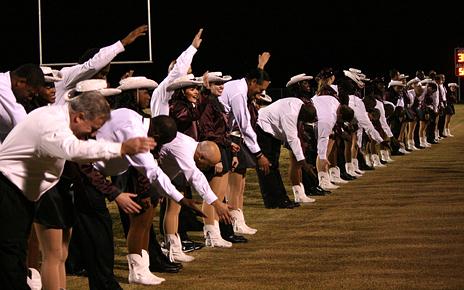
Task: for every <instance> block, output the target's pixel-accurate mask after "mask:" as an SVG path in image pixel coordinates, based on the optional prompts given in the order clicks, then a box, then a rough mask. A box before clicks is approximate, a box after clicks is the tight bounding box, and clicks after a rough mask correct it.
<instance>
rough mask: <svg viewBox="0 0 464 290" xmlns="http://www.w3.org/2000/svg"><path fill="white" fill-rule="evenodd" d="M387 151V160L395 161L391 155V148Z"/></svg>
mask: <svg viewBox="0 0 464 290" xmlns="http://www.w3.org/2000/svg"><path fill="white" fill-rule="evenodd" d="M385 151H386V152H387V161H388V162H393V161H395V160H393V159H392V157H391V152H390V150H385Z"/></svg>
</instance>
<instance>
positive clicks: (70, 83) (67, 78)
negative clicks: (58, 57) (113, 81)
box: [54, 41, 124, 105]
mask: <svg viewBox="0 0 464 290" xmlns="http://www.w3.org/2000/svg"><path fill="white" fill-rule="evenodd" d="M123 51H124V45H122V43H121V41H118V42H116V43H115V44H113V45H110V46H106V47H103V48H101V49H100V50H99V51H98V52H97V53H96V54H95V55H94V56H93V57H92V58H91V59H89V60H88V61H86V62H84V63H83V64H77V65H74V66H69V67H64V68H62V69H61V70H60V72H61V74H62V76H63V80H61V81H59V82H56V83H55V88H56V94H55V96H56V100H55V103H54V105H62V104H64V103H65V102H66V98H65V96H67V94H68V93H69V91H70V90H71V89H73V88H74V87H75V86H76V84H77V83H78V82H80V81H83V80H87V79H90V78H92V77H93V76H94V75H95V74H96V73H97V72H99V71H100V70H101V69H102V68H104V67H105V66H107V65H108V64H109V63H110V62H111V61H112V60H113V59H114V58H115V57H116V56H117V55H118V54H119V53H121V52H123Z"/></svg>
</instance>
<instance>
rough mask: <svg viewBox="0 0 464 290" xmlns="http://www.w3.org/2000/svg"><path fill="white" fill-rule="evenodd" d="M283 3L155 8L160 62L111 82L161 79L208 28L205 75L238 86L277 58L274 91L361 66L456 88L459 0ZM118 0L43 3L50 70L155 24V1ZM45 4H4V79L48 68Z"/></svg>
mask: <svg viewBox="0 0 464 290" xmlns="http://www.w3.org/2000/svg"><path fill="white" fill-rule="evenodd" d="M274 1H275V2H276V3H274V4H272V3H269V1H209V0H206V1H187V2H183V1H151V21H152V23H151V33H152V45H153V49H152V53H153V63H151V64H131V65H128V64H120V65H113V66H112V72H110V76H109V77H110V81H111V82H112V84H113V85H116V83H117V80H118V79H119V77H120V75H122V73H123V72H124V71H127V70H129V69H135V75H145V76H147V77H150V78H152V79H154V80H156V81H158V82H159V81H161V80H162V79H163V78H164V77H165V76H166V73H167V66H168V64H169V62H170V61H171V60H172V59H175V58H176V57H177V56H178V55H179V54H180V53H181V52H182V51H183V50H185V49H186V48H187V47H188V45H189V44H190V43H191V41H192V39H193V37H194V35H195V33H196V32H197V31H198V29H199V28H201V27H203V28H204V33H203V43H202V45H201V47H200V49H199V51H198V53H197V54H196V56H195V58H194V61H193V64H192V67H193V71H194V73H195V74H196V75H201V74H202V73H203V72H204V71H205V70H210V71H215V70H220V71H222V72H224V73H227V74H231V75H232V76H233V77H234V78H239V77H242V76H243V74H244V73H245V72H246V71H247V70H248V69H249V68H251V67H254V66H256V64H257V57H258V54H259V53H261V52H262V51H269V52H271V55H272V56H271V59H270V61H269V63H268V65H267V67H266V68H267V70H268V71H269V73H270V75H271V78H272V84H271V86H272V87H274V88H277V87H283V86H285V83H286V82H287V80H288V79H289V78H290V77H291V76H292V75H295V74H298V73H303V72H304V73H307V74H310V75H315V74H317V72H318V71H319V70H320V69H321V68H323V67H325V66H331V67H333V68H334V69H336V70H342V69H347V68H349V67H355V68H359V69H361V70H362V71H363V72H365V73H367V74H368V76H370V77H374V76H383V75H385V76H386V75H388V70H389V69H391V68H397V69H399V70H400V72H402V73H405V74H408V75H410V76H412V75H414V73H415V71H416V70H417V69H422V70H424V71H425V72H428V71H429V70H430V69H434V70H436V71H437V72H438V73H444V74H445V75H446V77H447V82H452V81H457V78H456V77H455V75H454V48H455V47H459V46H464V33H463V24H462V23H463V21H464V15H463V14H464V13H463V12H462V8H461V6H462V5H460V1H439V2H433V1H432V2H422V3H419V2H416V1H415V2H409V1H371V2H358V1H344V2H340V3H337V2H335V1H324V2H316V1H306V2H305V1H304V0H299V1H276V0H274ZM116 2H117V1H109V0H101V1H98V0H93V1H89V0H82V1H57V0H55V1H53V0H42V8H43V11H42V13H43V17H42V19H43V21H44V22H43V28H44V29H43V33H44V34H43V38H44V39H43V47H44V62H75V61H77V58H78V57H79V56H80V55H81V54H82V53H83V52H84V51H85V50H87V49H88V48H91V47H103V46H106V45H110V44H112V43H114V42H115V41H116V40H118V39H122V38H123V37H125V36H126V35H127V34H128V33H129V32H130V31H131V30H132V29H134V28H136V27H137V26H139V25H141V24H144V23H146V22H147V16H146V12H145V11H144V10H146V0H131V1H124V2H123V3H122V4H120V3H119V4H118V3H116ZM304 3H306V4H304ZM366 3H369V4H366ZM37 5H38V4H37V1H34V0H29V1H25V0H18V1H14V2H4V3H3V4H2V6H3V7H2V10H1V20H0V21H1V22H0V24H1V27H2V43H1V51H2V53H1V55H0V71H7V70H12V69H14V68H15V67H17V66H18V65H20V64H22V63H27V62H34V63H39V44H38V24H37V23H38V9H37V8H38V7H37ZM146 47H147V38H145V39H143V38H142V39H138V40H136V42H134V43H133V44H132V45H130V46H128V47H127V48H126V52H124V53H122V54H121V55H119V56H118V57H117V58H116V60H134V59H136V60H147V59H148V53H147V50H146Z"/></svg>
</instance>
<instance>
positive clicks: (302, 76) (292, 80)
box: [286, 74, 313, 87]
mask: <svg viewBox="0 0 464 290" xmlns="http://www.w3.org/2000/svg"><path fill="white" fill-rule="evenodd" d="M312 79H313V77H312V76H307V75H306V74H299V75H296V76H293V77H291V78H290V80H289V81H288V82H287V85H286V87H289V86H291V85H293V84H296V83H299V82H301V81H304V80H308V81H309V80H312Z"/></svg>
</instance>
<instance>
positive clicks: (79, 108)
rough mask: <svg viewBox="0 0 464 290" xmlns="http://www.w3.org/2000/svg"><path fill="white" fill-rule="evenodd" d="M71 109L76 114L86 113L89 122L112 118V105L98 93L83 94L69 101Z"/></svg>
mask: <svg viewBox="0 0 464 290" xmlns="http://www.w3.org/2000/svg"><path fill="white" fill-rule="evenodd" d="M69 107H70V109H71V110H72V111H73V112H75V113H79V112H82V113H84V118H85V119H87V120H95V119H96V118H98V117H104V118H105V119H106V120H108V119H109V118H110V113H111V109H110V105H109V104H108V102H107V101H106V98H105V97H104V96H103V95H102V94H101V93H100V92H98V91H90V92H83V93H82V94H80V95H78V96H77V97H75V98H72V99H71V100H69Z"/></svg>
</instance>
